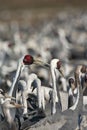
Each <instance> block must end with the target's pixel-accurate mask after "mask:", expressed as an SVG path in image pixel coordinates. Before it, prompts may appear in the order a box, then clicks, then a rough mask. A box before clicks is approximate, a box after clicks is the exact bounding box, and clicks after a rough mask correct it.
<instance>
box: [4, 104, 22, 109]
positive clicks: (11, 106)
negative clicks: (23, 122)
mask: <svg viewBox="0 0 87 130" xmlns="http://www.w3.org/2000/svg"><path fill="white" fill-rule="evenodd" d="M6 107H7V108H21V107H23V105H21V104H17V103H10V104H8V105H7V106H6Z"/></svg>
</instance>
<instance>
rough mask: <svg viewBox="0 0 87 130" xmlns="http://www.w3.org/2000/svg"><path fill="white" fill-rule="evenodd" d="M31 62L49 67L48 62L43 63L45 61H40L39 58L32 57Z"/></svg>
mask: <svg viewBox="0 0 87 130" xmlns="http://www.w3.org/2000/svg"><path fill="white" fill-rule="evenodd" d="M33 63H34V64H36V65H40V66H43V67H45V68H50V64H48V63H45V62H43V61H41V60H38V59H34V62H33Z"/></svg>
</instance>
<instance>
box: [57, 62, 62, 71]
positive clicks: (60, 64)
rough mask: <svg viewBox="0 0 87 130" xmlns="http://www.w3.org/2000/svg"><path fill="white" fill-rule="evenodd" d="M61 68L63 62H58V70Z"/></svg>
mask: <svg viewBox="0 0 87 130" xmlns="http://www.w3.org/2000/svg"><path fill="white" fill-rule="evenodd" d="M61 66H62V62H61V61H58V62H57V69H60V68H61Z"/></svg>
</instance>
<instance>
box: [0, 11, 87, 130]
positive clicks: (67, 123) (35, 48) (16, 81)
mask: <svg viewBox="0 0 87 130" xmlns="http://www.w3.org/2000/svg"><path fill="white" fill-rule="evenodd" d="M86 21H87V16H86V14H84V13H83V15H82V17H80V20H79V18H78V15H76V14H75V15H74V16H73V15H72V16H71V14H69V13H65V12H63V13H60V15H58V16H56V17H55V18H54V19H53V20H49V19H48V21H45V20H44V21H43V25H41V26H40V27H37V28H36V29H33V27H32V28H31V27H30V26H27V25H26V26H27V27H25V25H23V27H21V25H19V24H18V22H16V21H13V22H11V23H10V24H9V25H6V26H5V25H1V23H0V130H8V129H9V130H24V129H27V130H28V129H30V130H32V129H33V130H39V129H40V130H46V129H47V125H49V124H50V125H49V128H48V129H50V130H53V129H54V126H55V128H56V130H57V129H58V130H71V129H72V130H76V127H78V129H79V130H81V126H82V122H83V116H86V115H87V114H86V113H87V109H86V107H87V66H86V64H87V63H86V60H85V58H86V57H87V56H86V51H87V47H86V46H87V45H86V42H87V34H86V33H87V22H86ZM80 27H82V28H80ZM84 27H85V28H84ZM6 30H7V31H6ZM4 31H5V32H4ZM29 31H30V32H29ZM8 32H9V34H8ZM2 33H3V34H4V33H5V36H2ZM78 36H79V38H78ZM23 38H24V39H23ZM78 48H79V49H78ZM73 57H74V58H75V59H76V60H75V59H74V58H73ZM80 58H81V60H82V58H83V59H84V60H83V61H84V63H83V61H82V62H79V61H80ZM78 59H79V60H78ZM56 122H57V125H56ZM60 122H63V123H62V125H61V127H60V125H59V123H60ZM41 126H44V128H41ZM71 126H72V128H71Z"/></svg>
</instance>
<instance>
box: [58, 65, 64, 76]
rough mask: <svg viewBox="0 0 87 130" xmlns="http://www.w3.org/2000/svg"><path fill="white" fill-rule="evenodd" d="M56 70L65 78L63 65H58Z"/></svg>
mask: <svg viewBox="0 0 87 130" xmlns="http://www.w3.org/2000/svg"><path fill="white" fill-rule="evenodd" d="M58 70H59V72H60V73H61V75H62V76H63V77H64V78H65V76H64V70H63V67H60V69H58Z"/></svg>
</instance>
